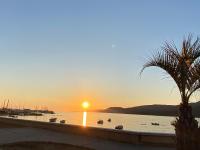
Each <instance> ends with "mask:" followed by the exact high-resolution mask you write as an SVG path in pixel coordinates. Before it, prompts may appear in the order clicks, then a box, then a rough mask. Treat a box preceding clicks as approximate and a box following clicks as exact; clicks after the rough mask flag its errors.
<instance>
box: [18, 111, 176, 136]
mask: <svg viewBox="0 0 200 150" xmlns="http://www.w3.org/2000/svg"><path fill="white" fill-rule="evenodd" d="M51 117H56V118H57V122H58V123H59V121H60V120H63V119H64V120H66V124H75V125H82V126H91V127H99V128H110V129H114V127H115V126H116V125H123V126H124V130H130V131H142V132H156V133H174V127H173V126H171V121H173V120H174V119H175V117H163V116H147V115H132V114H131V115H130V114H112V113H97V112H67V113H57V114H53V115H44V116H37V117H36V116H19V117H18V118H19V119H26V120H37V121H45V122H48V121H49V118H51ZM108 118H111V119H112V121H111V122H108V121H107V120H108ZM100 119H102V120H104V124H103V125H99V124H97V121H98V120H100ZM152 122H157V123H159V124H160V125H159V126H153V125H151V123H152Z"/></svg>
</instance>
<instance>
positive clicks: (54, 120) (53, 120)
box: [49, 118, 57, 122]
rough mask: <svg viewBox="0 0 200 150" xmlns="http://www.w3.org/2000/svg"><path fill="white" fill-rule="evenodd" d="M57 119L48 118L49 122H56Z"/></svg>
mask: <svg viewBox="0 0 200 150" xmlns="http://www.w3.org/2000/svg"><path fill="white" fill-rule="evenodd" d="M56 120H57V118H50V119H49V122H56Z"/></svg>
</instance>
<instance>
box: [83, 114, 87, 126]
mask: <svg viewBox="0 0 200 150" xmlns="http://www.w3.org/2000/svg"><path fill="white" fill-rule="evenodd" d="M86 122H87V112H86V111H84V112H83V126H84V127H86Z"/></svg>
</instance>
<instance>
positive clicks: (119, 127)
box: [115, 125, 123, 130]
mask: <svg viewBox="0 0 200 150" xmlns="http://www.w3.org/2000/svg"><path fill="white" fill-rule="evenodd" d="M115 129H117V130H122V129H123V125H118V126H116V127H115Z"/></svg>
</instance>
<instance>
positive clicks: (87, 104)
mask: <svg viewBox="0 0 200 150" xmlns="http://www.w3.org/2000/svg"><path fill="white" fill-rule="evenodd" d="M89 106H90V104H89V102H87V101H84V102H83V103H82V107H83V108H84V109H87V108H88V107H89Z"/></svg>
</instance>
